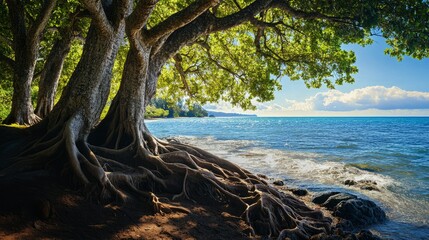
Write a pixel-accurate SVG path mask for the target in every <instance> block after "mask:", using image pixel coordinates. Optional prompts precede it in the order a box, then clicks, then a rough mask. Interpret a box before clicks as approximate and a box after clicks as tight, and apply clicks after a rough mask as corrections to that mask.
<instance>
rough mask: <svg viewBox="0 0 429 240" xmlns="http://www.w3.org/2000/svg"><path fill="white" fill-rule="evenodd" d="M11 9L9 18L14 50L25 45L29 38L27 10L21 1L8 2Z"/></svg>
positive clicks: (12, 0)
mask: <svg viewBox="0 0 429 240" xmlns="http://www.w3.org/2000/svg"><path fill="white" fill-rule="evenodd" d="M6 3H7V7H8V9H9V18H10V24H11V26H12V27H11V29H12V35H13V49H14V50H15V52H16V50H17V48H18V47H20V46H22V45H24V44H25V39H26V36H27V28H26V25H25V10H24V5H22V3H21V1H19V0H6Z"/></svg>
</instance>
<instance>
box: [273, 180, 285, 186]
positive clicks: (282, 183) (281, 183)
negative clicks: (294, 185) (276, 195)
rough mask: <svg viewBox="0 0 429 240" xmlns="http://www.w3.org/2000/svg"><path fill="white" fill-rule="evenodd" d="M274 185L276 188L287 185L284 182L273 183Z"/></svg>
mask: <svg viewBox="0 0 429 240" xmlns="http://www.w3.org/2000/svg"><path fill="white" fill-rule="evenodd" d="M273 184H274V185H276V186H283V185H285V183H284V182H283V181H282V180H276V181H274V182H273Z"/></svg>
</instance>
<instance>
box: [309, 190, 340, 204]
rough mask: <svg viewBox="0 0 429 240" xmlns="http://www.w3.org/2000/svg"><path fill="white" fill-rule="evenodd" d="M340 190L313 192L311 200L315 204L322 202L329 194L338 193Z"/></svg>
mask: <svg viewBox="0 0 429 240" xmlns="http://www.w3.org/2000/svg"><path fill="white" fill-rule="evenodd" d="M338 193H340V192H322V193H317V194H315V196H314V197H313V200H311V201H312V202H313V203H315V204H322V203H324V202H325V201H326V200H327V199H328V198H329V197H330V196H332V195H335V194H338Z"/></svg>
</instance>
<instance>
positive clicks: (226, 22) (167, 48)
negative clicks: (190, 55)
mask: <svg viewBox="0 0 429 240" xmlns="http://www.w3.org/2000/svg"><path fill="white" fill-rule="evenodd" d="M270 3H271V1H269V0H256V1H255V2H253V3H252V4H250V5H248V6H247V7H245V8H243V9H241V10H240V11H238V12H236V13H233V14H231V15H228V16H226V17H223V18H216V17H215V16H213V14H211V13H208V12H205V13H203V14H201V15H200V16H199V17H197V18H196V19H195V20H193V21H192V22H190V23H189V24H187V25H185V26H184V27H182V28H179V29H177V30H176V31H174V32H173V33H172V34H171V35H170V36H169V37H168V39H167V40H166V42H165V44H164V45H163V46H162V49H160V50H159V51H158V53H157V54H156V56H154V58H158V59H159V62H165V61H166V60H167V59H169V58H171V57H172V56H174V54H175V53H176V52H177V51H178V50H179V49H180V48H182V47H183V46H184V45H186V44H190V43H192V42H195V41H196V40H197V39H198V38H199V37H200V36H202V35H205V34H209V33H212V32H216V31H223V30H227V29H229V28H232V27H235V26H238V25H240V24H242V23H243V22H246V21H250V20H251V19H253V17H254V16H255V15H256V14H258V13H260V12H262V11H263V10H266V9H267V8H268V6H269V4H270Z"/></svg>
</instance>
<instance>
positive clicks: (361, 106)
mask: <svg viewBox="0 0 429 240" xmlns="http://www.w3.org/2000/svg"><path fill="white" fill-rule="evenodd" d="M279 103H280V104H279ZM253 104H254V105H255V106H256V110H255V111H243V110H242V109H240V108H239V107H233V106H232V105H231V104H229V103H226V102H223V101H221V102H219V103H216V104H206V105H204V108H205V109H207V110H209V111H220V112H235V113H249V114H257V115H259V116H345V115H347V116H373V115H374V116H422V115H425V116H426V115H429V92H418V91H406V90H403V89H400V88H398V87H390V88H387V87H384V86H370V87H365V88H359V89H355V90H353V91H351V92H341V91H338V90H330V91H326V92H319V93H316V94H315V95H313V96H311V97H309V98H307V99H305V100H302V101H298V100H291V99H285V100H283V101H280V100H279V99H278V100H276V101H272V102H266V103H259V102H256V101H255V102H253Z"/></svg>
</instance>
